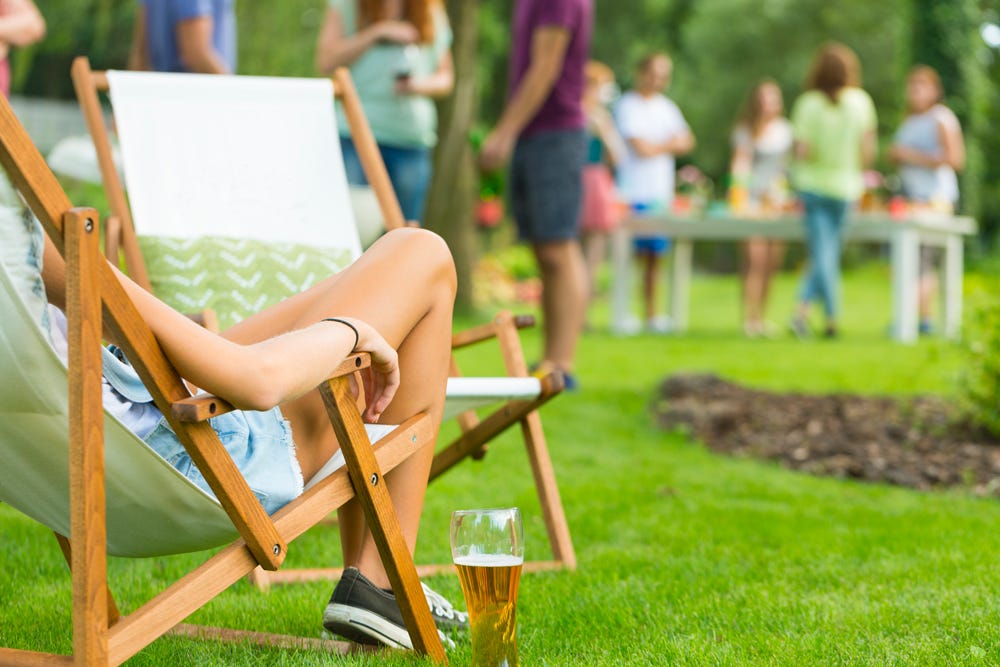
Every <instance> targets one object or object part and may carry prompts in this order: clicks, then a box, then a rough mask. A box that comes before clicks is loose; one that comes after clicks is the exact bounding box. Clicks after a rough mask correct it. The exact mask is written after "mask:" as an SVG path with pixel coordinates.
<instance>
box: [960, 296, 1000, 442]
mask: <svg viewBox="0 0 1000 667" xmlns="http://www.w3.org/2000/svg"><path fill="white" fill-rule="evenodd" d="M990 283H991V284H989V285H986V284H983V285H982V286H980V288H979V289H977V290H976V291H975V292H974V294H973V296H974V297H975V298H974V299H970V301H971V303H972V307H971V308H970V316H969V318H968V322H967V323H966V336H967V337H966V349H967V356H968V359H967V361H966V364H967V365H966V368H965V370H964V372H963V374H962V381H961V394H962V399H963V403H964V404H965V406H964V407H965V409H966V410H967V411H968V413H969V416H970V417H971V419H972V420H973V421H974V422H976V423H977V424H979V425H981V426H983V427H984V428H986V429H987V430H989V431H990V432H991V433H993V434H994V435H998V436H1000V300H997V299H996V294H997V288H998V287H1000V281H998V280H996V279H993V280H991V281H990Z"/></svg>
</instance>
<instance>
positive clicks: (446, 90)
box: [396, 50, 455, 98]
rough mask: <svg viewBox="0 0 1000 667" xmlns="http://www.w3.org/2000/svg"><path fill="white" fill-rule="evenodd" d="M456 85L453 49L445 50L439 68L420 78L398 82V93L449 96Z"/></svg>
mask: <svg viewBox="0 0 1000 667" xmlns="http://www.w3.org/2000/svg"><path fill="white" fill-rule="evenodd" d="M454 87H455V64H454V62H453V61H452V58H451V50H448V51H445V52H444V54H443V55H442V56H441V60H440V61H438V66H437V69H435V70H434V72H433V73H432V74H430V75H429V76H425V77H423V78H420V79H412V78H411V79H405V80H403V81H397V82H396V93H398V94H400V95H420V96H422V97H432V98H438V97H447V96H448V95H450V94H451V91H452V89H453V88H454Z"/></svg>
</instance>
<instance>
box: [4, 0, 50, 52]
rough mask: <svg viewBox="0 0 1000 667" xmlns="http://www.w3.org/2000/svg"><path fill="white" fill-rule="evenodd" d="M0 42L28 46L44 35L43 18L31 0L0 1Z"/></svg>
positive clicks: (8, 44)
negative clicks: (1, 10)
mask: <svg viewBox="0 0 1000 667" xmlns="http://www.w3.org/2000/svg"><path fill="white" fill-rule="evenodd" d="M0 7H2V8H3V13H2V14H0V42H2V43H3V44H5V45H7V46H28V45H29V44H34V43H35V42H37V41H39V40H40V39H41V38H42V37H44V36H45V19H44V18H42V14H41V12H39V11H38V8H37V7H35V3H33V2H31V0H4V1H3V2H2V3H0Z"/></svg>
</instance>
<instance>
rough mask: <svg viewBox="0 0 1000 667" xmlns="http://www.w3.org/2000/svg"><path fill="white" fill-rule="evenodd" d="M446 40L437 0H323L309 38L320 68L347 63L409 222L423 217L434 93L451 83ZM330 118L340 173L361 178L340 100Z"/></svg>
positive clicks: (362, 181)
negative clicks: (316, 29)
mask: <svg viewBox="0 0 1000 667" xmlns="http://www.w3.org/2000/svg"><path fill="white" fill-rule="evenodd" d="M451 41H452V33H451V27H450V26H449V24H448V15H447V13H446V12H445V9H444V5H443V3H442V2H441V0H404V1H402V2H388V1H381V2H380V1H378V0H374V1H372V0H366V1H364V2H362V1H361V0H327V9H326V17H325V19H324V21H323V26H322V27H321V28H320V33H319V38H318V40H317V44H316V68H317V69H318V70H319V71H320V73H322V74H324V75H327V76H329V75H330V74H332V73H333V71H334V70H335V69H336V68H338V67H350V69H351V76H352V78H353V79H354V84H355V86H357V89H358V98H359V99H360V100H361V106H362V108H363V109H364V111H365V116H366V117H367V118H368V123H369V124H370V125H371V129H372V133H373V134H374V135H375V141H376V142H377V143H378V147H379V151H380V152H381V153H382V160H383V161H384V162H385V166H386V170H387V171H388V172H389V180H390V181H392V186H393V189H394V190H395V192H396V197H397V198H398V199H399V205H400V208H402V210H403V216H404V217H405V218H406V219H407V220H409V221H412V222H420V221H421V220H422V219H423V217H424V204H425V203H426V200H427V192H428V190H429V188H430V182H431V175H432V166H431V157H432V156H431V153H432V151H433V150H434V146H435V145H436V144H437V111H436V108H435V106H434V99H435V98H439V97H444V96H446V95H448V94H450V93H451V90H452V88H453V86H454V79H455V76H454V66H453V64H452V58H451ZM337 124H338V127H339V129H340V135H341V151H342V153H343V155H344V169H345V170H346V172H347V180H348V182H350V183H351V184H352V185H367V184H368V179H367V178H365V173H364V170H363V169H362V168H361V161H360V159H359V158H358V154H357V151H356V150H355V147H354V143H353V142H352V141H351V139H350V138H349V137H350V130H349V127H348V125H347V118H346V116H345V115H344V113H343V110H342V109H340V108H338V109H337Z"/></svg>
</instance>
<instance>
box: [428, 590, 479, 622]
mask: <svg viewBox="0 0 1000 667" xmlns="http://www.w3.org/2000/svg"><path fill="white" fill-rule="evenodd" d="M420 585H421V586H422V587H423V589H424V597H426V598H427V606H428V607H430V608H431V611H433V612H434V613H435V614H436V615H437V616H441V617H443V618H451V619H454V620H456V621H458V622H459V623H466V622H468V620H469V615H468V614H466V613H465V612H464V611H459V610H457V609H455V608H454V607H453V606H451V602H449V601H448V599H447V598H446V597H445V596H443V595H441V594H440V593H438V592H437V591H435V590H434V589H433V588H431V587H430V586H428V585H427V584H425V583H423V582H420Z"/></svg>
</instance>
